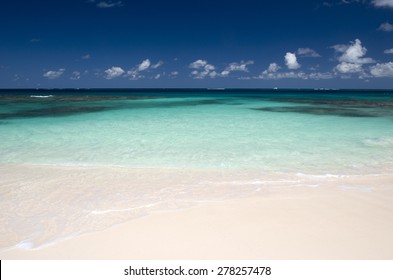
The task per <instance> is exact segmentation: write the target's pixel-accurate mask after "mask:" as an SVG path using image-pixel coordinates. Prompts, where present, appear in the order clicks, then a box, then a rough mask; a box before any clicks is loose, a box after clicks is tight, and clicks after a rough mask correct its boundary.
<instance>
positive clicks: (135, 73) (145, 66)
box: [127, 58, 163, 80]
mask: <svg viewBox="0 0 393 280" xmlns="http://www.w3.org/2000/svg"><path fill="white" fill-rule="evenodd" d="M162 64H163V62H162V61H159V62H157V63H156V64H154V65H152V64H151V62H150V59H148V58H146V59H145V60H143V61H142V62H141V63H140V64H138V65H136V66H135V67H134V68H132V69H131V70H128V71H127V76H128V77H129V79H130V80H139V79H141V78H144V77H145V76H143V75H141V72H143V71H147V70H149V69H150V68H152V69H156V68H158V67H160V66H161V65H162ZM155 77H156V76H155ZM155 77H153V78H155Z"/></svg>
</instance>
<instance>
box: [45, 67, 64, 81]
mask: <svg viewBox="0 0 393 280" xmlns="http://www.w3.org/2000/svg"><path fill="white" fill-rule="evenodd" d="M64 71H65V69H64V68H60V69H59V70H57V71H56V70H54V71H52V70H51V71H48V72H45V73H44V75H43V76H44V77H45V78H47V79H50V80H53V79H57V78H60V76H61V75H63V73H64Z"/></svg>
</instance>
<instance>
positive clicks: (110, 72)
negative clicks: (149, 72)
mask: <svg viewBox="0 0 393 280" xmlns="http://www.w3.org/2000/svg"><path fill="white" fill-rule="evenodd" d="M124 73H125V72H124V70H123V69H122V68H121V67H116V66H112V68H109V69H107V70H105V79H107V80H111V79H114V78H118V77H120V76H122V75H123V74H124Z"/></svg>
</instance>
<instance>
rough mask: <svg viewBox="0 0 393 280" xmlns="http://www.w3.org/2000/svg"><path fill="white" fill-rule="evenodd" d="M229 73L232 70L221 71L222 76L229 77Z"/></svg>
mask: <svg viewBox="0 0 393 280" xmlns="http://www.w3.org/2000/svg"><path fill="white" fill-rule="evenodd" d="M229 73H230V72H229V71H228V70H224V71H222V72H221V76H222V77H227V76H228V75H229Z"/></svg>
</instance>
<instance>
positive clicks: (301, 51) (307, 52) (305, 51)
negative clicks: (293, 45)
mask: <svg viewBox="0 0 393 280" xmlns="http://www.w3.org/2000/svg"><path fill="white" fill-rule="evenodd" d="M296 54H297V55H299V56H304V57H321V56H320V54H319V53H317V52H316V51H314V50H313V49H310V48H298V49H297V51H296Z"/></svg>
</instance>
